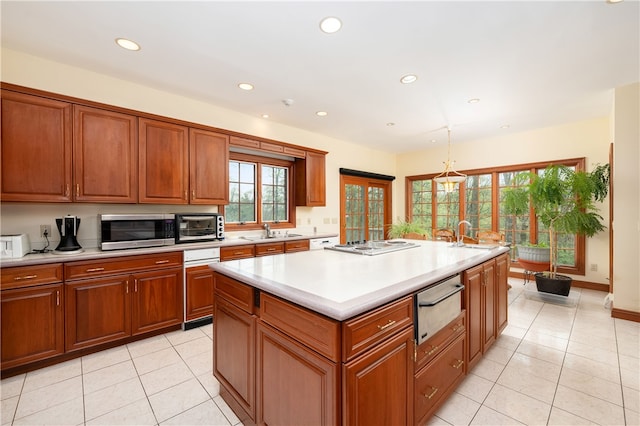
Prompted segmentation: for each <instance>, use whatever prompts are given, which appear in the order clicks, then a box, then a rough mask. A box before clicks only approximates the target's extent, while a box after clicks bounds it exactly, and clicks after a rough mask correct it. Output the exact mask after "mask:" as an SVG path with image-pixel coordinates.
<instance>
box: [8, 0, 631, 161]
mask: <svg viewBox="0 0 640 426" xmlns="http://www.w3.org/2000/svg"><path fill="white" fill-rule="evenodd" d="M639 5H640V3H639V2H638V0H626V1H624V2H622V3H618V4H608V3H606V2H605V1H604V0H591V1H581V2H580V1H547V2H544V1H529V2H525V1H511V2H484V1H472V2H459V1H449V2H444V1H443V2H435V1H423V2H417V1H413V2H399V1H368V2H322V1H320V2H307V1H297V2H291V1H289V2H268V1H260V2H245V1H230V2H213V1H211V2H183V1H173V2H149V1H142V2H94V1H90V2H87V1H86V2H79V1H76V2H30V1H18V2H11V1H4V0H3V1H2V4H1V8H2V9H1V13H2V45H3V46H4V47H7V48H10V49H14V50H18V51H23V52H26V53H30V54H33V55H36V56H41V57H44V58H48V59H51V60H54V61H60V62H63V63H67V64H71V65H75V66H78V67H82V68H86V69H89V70H93V71H97V72H100V73H105V74H109V75H112V76H115V77H118V78H122V79H125V80H130V81H134V82H138V83H141V84H145V85H148V86H152V87H155V88H159V89H162V90H166V91H170V92H174V93H178V94H182V95H186V96H189V97H192V98H197V99H200V100H204V101H207V102H210V103H212V104H215V105H218V106H221V107H226V108H228V109H232V110H237V111H241V112H243V113H246V114H250V115H255V116H261V115H262V114H264V113H268V114H269V115H270V118H269V120H272V121H275V122H279V123H283V124H287V125H290V126H295V127H299V128H303V129H307V130H310V131H312V132H317V133H321V134H325V135H328V136H331V137H335V138H338V139H343V140H347V141H351V142H355V143H358V144H363V145H368V146H371V147H374V148H378V149H382V150H385V151H391V152H405V151H412V150H419V149H424V148H425V147H427V146H429V143H430V140H431V139H436V140H437V141H438V142H439V143H443V142H445V141H446V131H445V130H444V129H443V127H444V126H451V128H452V143H456V142H459V141H463V140H470V139H478V138H483V137H488V136H494V135H498V134H505V133H509V132H519V131H523V130H527V129H531V128H538V127H545V126H550V125H556V124H560V123H566V122H571V121H577V120H583V119H589V118H593V117H601V116H605V115H608V114H609V113H610V112H611V108H612V103H611V102H612V99H613V88H615V87H619V86H623V85H626V84H629V83H633V82H636V81H639V80H640V65H639V54H640V30H639V26H640V8H639ZM326 16H337V17H339V18H340V19H341V20H342V22H343V27H342V30H341V31H339V32H338V33H335V34H325V33H322V32H321V31H320V30H319V22H320V20H321V19H322V18H324V17H326ZM116 37H126V38H130V39H132V40H135V41H136V42H138V43H139V44H140V45H141V46H142V49H141V50H140V51H139V52H137V53H134V52H129V51H125V50H123V49H121V48H119V47H117V46H116V44H115V43H114V39H115V38H116ZM408 73H414V74H416V75H418V80H417V81H416V82H415V83H413V84H410V85H402V84H400V82H399V80H400V77H401V76H402V75H404V74H408ZM240 82H249V83H252V84H253V85H254V86H255V89H254V90H253V91H251V92H247V91H243V90H240V89H238V87H237V84H238V83H240ZM471 98H479V99H480V102H478V103H476V104H469V103H468V102H467V101H468V100H469V99H471ZM283 99H293V101H294V103H293V105H291V106H288V107H287V106H285V105H284V104H283V102H282V100H283ZM319 110H323V111H327V112H328V116H326V117H317V116H316V115H315V112H316V111H319ZM390 122H392V123H395V125H394V126H388V125H387V123H390ZM505 124H507V125H509V126H510V127H509V128H508V129H502V128H501V126H502V125H505ZM438 129H439V130H438Z"/></svg>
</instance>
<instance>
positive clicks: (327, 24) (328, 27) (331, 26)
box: [320, 16, 342, 34]
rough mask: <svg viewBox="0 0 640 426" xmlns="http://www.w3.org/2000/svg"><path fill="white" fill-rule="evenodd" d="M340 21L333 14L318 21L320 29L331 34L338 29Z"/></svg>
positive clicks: (340, 26)
mask: <svg viewBox="0 0 640 426" xmlns="http://www.w3.org/2000/svg"><path fill="white" fill-rule="evenodd" d="M340 28H342V21H341V20H340V19H338V18H336V17H335V16H328V17H326V18H324V19H323V20H322V21H320V29H321V30H322V31H324V32H325V33H327V34H333V33H335V32H338V31H340Z"/></svg>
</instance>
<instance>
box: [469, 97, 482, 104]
mask: <svg viewBox="0 0 640 426" xmlns="http://www.w3.org/2000/svg"><path fill="white" fill-rule="evenodd" d="M467 102H468V103H470V104H477V103H478V102H480V99H479V98H472V99H469V100H468V101H467Z"/></svg>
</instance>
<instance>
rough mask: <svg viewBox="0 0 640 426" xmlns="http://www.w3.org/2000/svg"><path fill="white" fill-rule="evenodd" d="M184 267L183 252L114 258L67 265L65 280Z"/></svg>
mask: <svg viewBox="0 0 640 426" xmlns="http://www.w3.org/2000/svg"><path fill="white" fill-rule="evenodd" d="M176 266H182V252H181V251H176V252H170V253H162V254H148V255H139V256H126V257H114V258H111V259H104V260H86V261H80V262H70V263H65V265H64V273H65V280H67V281H68V280H76V279H81V278H89V277H95V276H105V275H113V274H121V273H133V272H137V271H145V270H155V269H158V268H169V267H176Z"/></svg>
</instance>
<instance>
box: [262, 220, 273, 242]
mask: <svg viewBox="0 0 640 426" xmlns="http://www.w3.org/2000/svg"><path fill="white" fill-rule="evenodd" d="M262 227H263V228H264V230H265V232H266V233H267V235H266V237H265V238H271V226H269V224H268V223H265V224H264V225H262Z"/></svg>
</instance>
